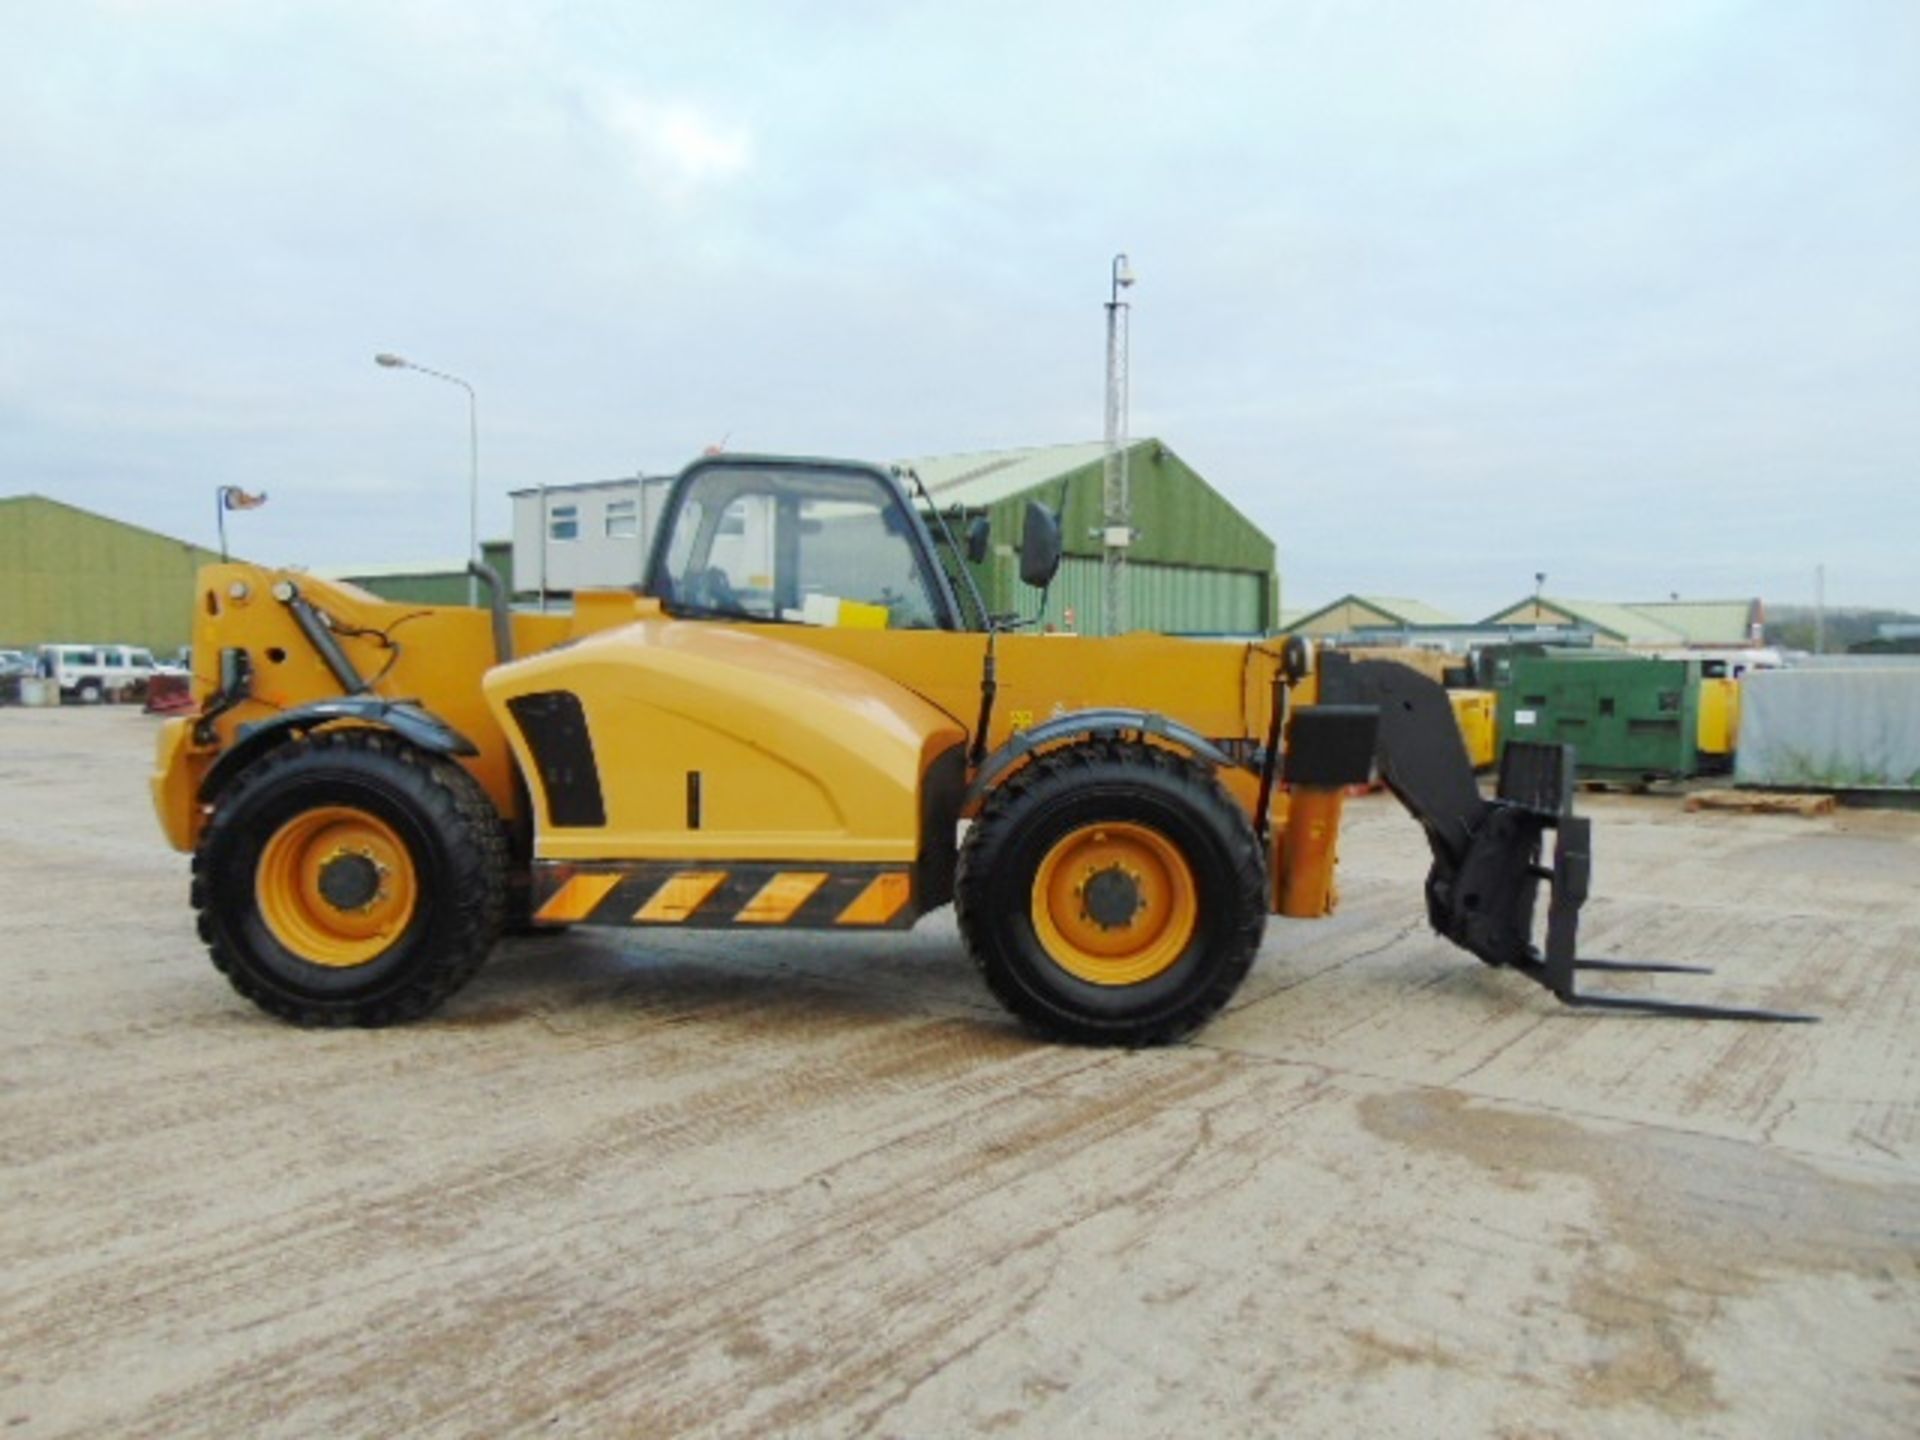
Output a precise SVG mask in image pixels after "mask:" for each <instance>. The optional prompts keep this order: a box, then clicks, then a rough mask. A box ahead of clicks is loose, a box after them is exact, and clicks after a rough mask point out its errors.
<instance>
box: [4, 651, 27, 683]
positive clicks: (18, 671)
mask: <svg viewBox="0 0 1920 1440" xmlns="http://www.w3.org/2000/svg"><path fill="white" fill-rule="evenodd" d="M31 674H33V657H32V656H30V655H28V654H27V652H26V651H24V650H0V679H4V678H7V677H15V678H17V677H19V676H21V675H31Z"/></svg>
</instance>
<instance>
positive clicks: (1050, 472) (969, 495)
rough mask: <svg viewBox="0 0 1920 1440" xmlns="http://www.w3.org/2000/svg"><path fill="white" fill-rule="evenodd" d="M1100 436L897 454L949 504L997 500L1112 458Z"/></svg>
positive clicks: (1136, 443) (904, 465)
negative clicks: (959, 452) (908, 455)
mask: <svg viewBox="0 0 1920 1440" xmlns="http://www.w3.org/2000/svg"><path fill="white" fill-rule="evenodd" d="M1159 443H1160V442H1159V441H1157V440H1135V441H1133V442H1131V444H1130V445H1129V446H1128V448H1129V449H1133V448H1136V447H1138V446H1141V445H1157V444H1159ZM1106 453H1107V449H1106V446H1105V445H1103V444H1101V443H1100V442H1099V441H1098V440H1086V441H1080V442H1076V443H1073V444H1067V445H1028V446H1022V447H1020V448H1018V449H1013V450H973V451H969V452H967V453H966V454H962V455H923V456H921V457H919V458H918V459H912V460H897V461H895V462H894V463H895V464H897V465H899V466H900V467H901V468H902V469H910V470H913V471H914V472H915V473H917V474H918V475H919V476H920V480H921V483H922V484H924V485H925V486H926V487H927V490H928V492H929V493H930V494H931V495H932V496H933V498H934V499H935V500H937V501H939V502H940V504H941V505H942V506H943V507H945V506H947V505H967V506H973V505H992V504H994V503H995V502H996V501H1000V500H1006V499H1008V498H1010V497H1012V496H1015V495H1019V494H1021V493H1022V492H1023V491H1027V490H1031V489H1033V488H1034V487H1035V486H1036V485H1044V484H1046V483H1047V482H1048V481H1049V480H1058V479H1061V478H1062V477H1064V476H1067V475H1071V474H1073V473H1074V472H1075V471H1078V470H1084V469H1086V468H1087V467H1088V466H1089V465H1098V464H1100V463H1101V461H1102V460H1104V459H1105V458H1106Z"/></svg>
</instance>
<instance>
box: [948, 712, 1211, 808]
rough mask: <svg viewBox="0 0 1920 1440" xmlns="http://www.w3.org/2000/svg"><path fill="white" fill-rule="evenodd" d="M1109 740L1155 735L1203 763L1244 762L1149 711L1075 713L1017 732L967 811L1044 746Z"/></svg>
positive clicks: (989, 764)
mask: <svg viewBox="0 0 1920 1440" xmlns="http://www.w3.org/2000/svg"><path fill="white" fill-rule="evenodd" d="M1105 735H1151V736H1153V737H1155V738H1156V739H1159V740H1166V741H1168V742H1170V743H1172V744H1174V745H1177V746H1179V747H1180V748H1181V749H1183V750H1188V751H1191V752H1192V753H1193V754H1194V755H1195V756H1196V757H1198V758H1199V759H1201V760H1205V761H1206V762H1207V763H1208V764H1210V765H1214V766H1218V767H1220V768H1223V769H1226V768H1231V767H1233V766H1235V765H1238V764H1240V763H1241V762H1240V761H1238V760H1236V759H1234V758H1233V756H1231V755H1229V754H1227V752H1226V751H1224V750H1222V749H1221V748H1220V747H1219V746H1218V745H1216V744H1214V742H1213V741H1211V740H1209V739H1208V738H1207V737H1206V736H1204V735H1202V734H1201V733H1200V732H1199V731H1198V730H1195V729H1193V728H1192V727H1191V726H1188V725H1182V724H1181V723H1180V722H1179V721H1178V720H1169V719H1168V718H1167V717H1166V716H1164V715H1156V714H1153V713H1152V712H1151V711H1147V710H1122V709H1100V710H1074V711H1069V712H1068V713H1067V714H1065V715H1054V716H1051V717H1050V718H1048V719H1046V720H1043V721H1041V722H1040V723H1039V724H1038V725H1034V726H1032V727H1030V728H1028V729H1025V730H1019V731H1016V732H1014V734H1013V735H1012V737H1011V738H1009V739H1008V740H1007V741H1006V742H1005V743H1004V744H1002V745H1001V746H1000V747H999V748H998V749H997V750H994V751H993V752H992V753H991V754H989V755H988V756H987V757H986V758H985V759H984V760H982V761H981V762H980V768H979V770H978V771H977V772H976V773H975V774H974V777H973V784H972V786H970V787H969V788H968V790H967V798H966V802H965V804H964V805H963V806H962V808H963V809H970V808H971V807H972V806H973V805H975V804H976V803H977V802H978V801H979V800H980V798H981V797H982V796H983V795H985V794H986V793H987V791H989V790H991V789H992V788H993V786H994V784H995V782H996V781H998V780H999V778H1000V777H1001V776H1002V775H1004V774H1005V773H1006V772H1007V771H1008V770H1010V769H1012V768H1013V767H1014V765H1016V764H1018V763H1019V762H1020V761H1021V760H1023V759H1025V758H1026V757H1027V756H1028V755H1030V754H1032V753H1033V752H1034V751H1035V750H1038V749H1039V748H1040V747H1041V746H1043V745H1050V744H1053V743H1054V742H1055V741H1058V740H1076V739H1093V738H1096V737H1099V736H1105Z"/></svg>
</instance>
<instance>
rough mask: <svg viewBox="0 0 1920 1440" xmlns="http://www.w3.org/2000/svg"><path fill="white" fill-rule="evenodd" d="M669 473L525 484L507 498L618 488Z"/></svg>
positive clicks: (512, 491)
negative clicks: (549, 483)
mask: <svg viewBox="0 0 1920 1440" xmlns="http://www.w3.org/2000/svg"><path fill="white" fill-rule="evenodd" d="M672 478H673V476H671V475H615V476H614V477H613V478H612V479H610V480H569V481H568V482H567V483H566V484H564V485H526V486H522V487H521V488H520V489H518V490H509V491H508V492H507V498H508V499H509V500H511V499H514V498H515V497H517V496H520V495H541V494H546V495H564V494H566V493H567V492H568V491H570V490H618V489H620V488H622V487H623V486H627V485H638V484H640V483H641V482H642V481H645V480H671V479H672Z"/></svg>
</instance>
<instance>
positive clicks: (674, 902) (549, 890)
mask: <svg viewBox="0 0 1920 1440" xmlns="http://www.w3.org/2000/svg"><path fill="white" fill-rule="evenodd" d="M533 899H534V904H535V907H536V908H535V918H536V919H538V920H542V921H546V922H548V923H552V924H567V925H678V926H683V927H686V928H693V929H701V928H705V929H718V928H733V927H738V926H748V925H751V926H756V927H762V928H764V927H768V926H779V927H785V928H791V929H824V930H832V929H847V930H852V929H906V928H907V927H909V926H911V925H912V924H913V922H914V921H915V920H916V919H918V918H919V911H918V910H917V908H916V907H915V905H914V903H913V902H914V893H913V874H912V872H911V871H910V870H909V869H907V868H906V867H905V866H898V865H838V866H823V865H820V864H818V863H813V864H807V863H805V862H802V863H798V864H789V865H780V864H773V863H768V862H765V861H755V862H752V863H748V864H738V865H712V864H709V865H708V866H706V867H703V868H696V867H694V866H689V865H685V864H677V863H673V862H669V861H657V860H646V861H633V862H630V863H624V864H617V863H611V862H608V863H583V864H576V863H574V862H571V861H538V862H536V863H535V865H534V870H533Z"/></svg>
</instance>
